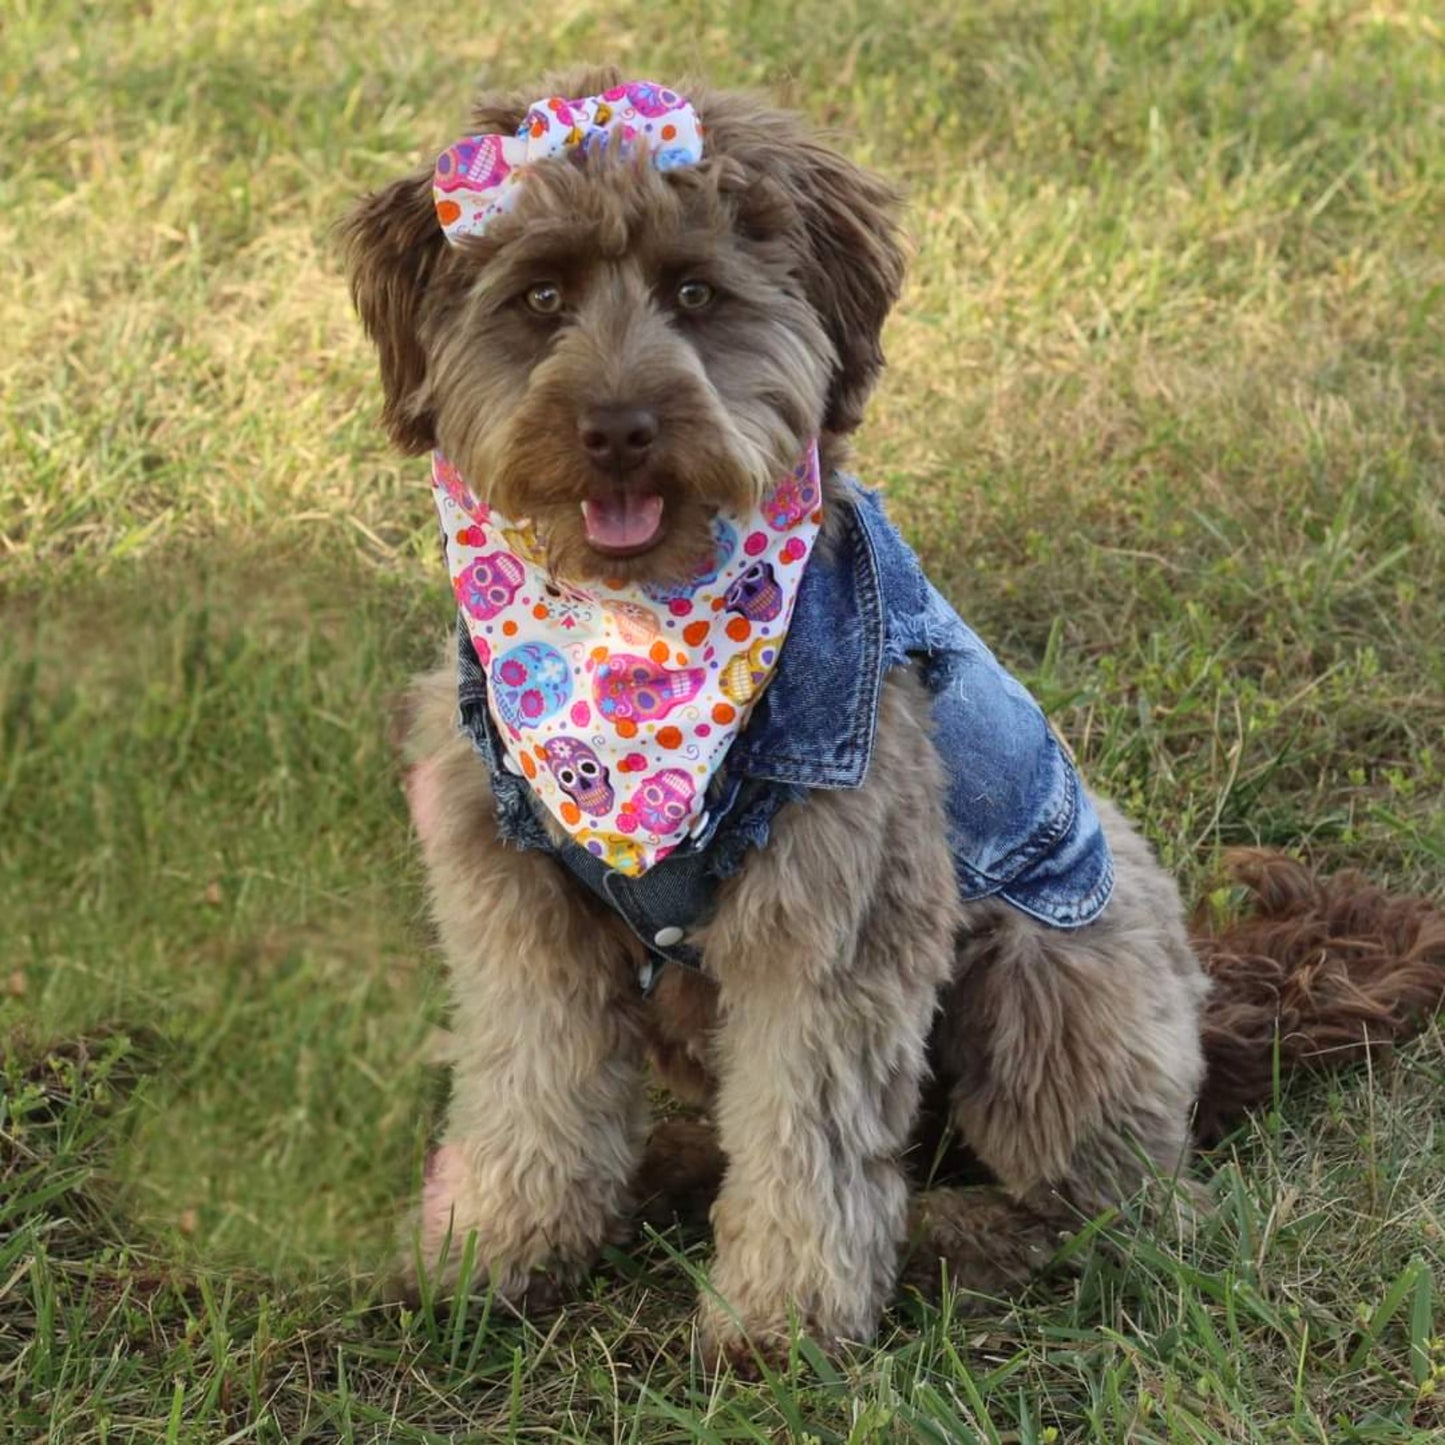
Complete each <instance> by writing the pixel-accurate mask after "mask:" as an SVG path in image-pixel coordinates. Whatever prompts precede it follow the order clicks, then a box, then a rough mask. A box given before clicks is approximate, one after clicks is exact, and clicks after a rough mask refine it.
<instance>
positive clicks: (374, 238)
mask: <svg viewBox="0 0 1445 1445" xmlns="http://www.w3.org/2000/svg"><path fill="white" fill-rule="evenodd" d="M617 79H618V77H617V76H616V74H615V73H613V72H590V73H587V74H584V75H580V76H578V75H574V76H569V77H566V78H563V79H561V80H554V81H552V82H551V84H550V86H549V85H548V84H547V83H545V82H544V83H543V86H542V87H541V88H540V89H537V90H534V91H532V92H530V93H529V94H528V95H526V96H516V97H495V98H489V99H485V100H483V102H482V103H481V104H480V105H479V106H478V107H477V109H476V111H475V113H474V117H473V129H474V130H477V131H481V132H489V133H497V134H506V135H510V134H512V133H513V132H515V130H516V129H517V127H518V125H519V124H520V123H521V121H522V119H523V117H524V115H525V114H526V111H527V108H528V102H529V101H531V100H532V99H535V97H536V96H537V95H539V94H546V93H556V94H564V95H587V94H594V93H597V92H599V91H601V90H603V89H606V88H608V87H610V86H611V85H614V84H616V83H617ZM692 99H693V101H694V104H695V105H696V108H697V111H698V114H699V117H700V119H701V121H702V124H703V126H704V127H705V135H706V139H705V145H704V158H703V160H702V162H701V163H700V164H698V165H696V166H690V167H684V168H680V169H676V170H670V171H666V172H661V171H658V170H657V169H656V168H655V167H654V166H653V165H652V164H651V162H650V159H649V157H648V156H646V155H645V154H634V155H632V156H630V157H629V156H622V155H619V154H618V153H617V152H616V150H615V149H612V148H604V149H600V150H594V151H591V152H589V153H587V154H583V155H575V156H572V157H569V158H567V159H557V160H551V161H545V162H542V163H540V164H538V165H536V166H534V167H533V168H532V170H531V172H530V173H529V174H528V176H527V178H526V180H525V181H524V182H523V184H522V185H521V186H520V187H519V197H518V200H517V203H516V205H515V208H514V209H513V210H512V211H511V212H510V213H509V214H507V215H505V216H502V217H499V218H498V219H496V220H494V221H493V223H492V224H491V225H490V226H489V227H488V229H487V231H486V234H485V235H482V236H478V237H474V238H470V239H467V240H464V241H462V242H461V243H460V244H459V245H456V246H450V245H449V244H448V243H447V240H446V238H445V236H444V235H443V233H442V231H441V228H440V225H439V223H438V221H437V219H436V214H435V210H434V206H433V198H432V187H431V172H430V170H428V171H425V172H422V173H419V174H416V175H413V176H410V177H408V178H406V179H404V180H402V181H398V182H396V183H395V184H393V185H392V186H390V187H388V188H387V189H385V190H383V191H381V192H380V193H378V194H377V195H375V196H373V197H370V198H369V199H368V200H366V201H365V202H363V203H362V204H361V206H359V207H358V209H357V210H356V211H355V213H354V214H353V215H352V216H351V217H350V219H349V221H348V222H347V231H346V234H347V243H348V258H349V262H350V272H351V284H352V291H353V295H354V296H355V298H356V302H357V307H358V309H359V311H360V312H361V316H362V319H363V321H364V322H365V324H366V327H367V330H368V332H369V333H370V335H371V336H372V338H373V339H374V340H375V342H376V344H377V347H378V350H379V352H380V356H381V371H382V381H383V386H384V389H385V393H386V406H385V413H384V414H385V419H386V421H387V424H388V427H389V429H390V431H391V435H392V438H393V440H394V441H395V442H396V443H397V445H398V446H400V447H401V448H402V449H403V450H405V451H408V452H420V451H425V450H428V449H430V448H432V447H439V448H440V449H441V450H442V451H443V452H444V453H445V454H446V455H447V456H448V457H449V458H450V459H451V460H452V461H453V462H454V463H455V464H456V465H457V466H458V467H459V468H460V470H461V472H462V473H463V475H464V476H465V477H466V478H467V480H468V482H469V483H470V484H471V485H472V487H473V488H474V489H476V490H477V491H478V493H479V494H480V495H481V496H482V498H483V499H484V500H485V501H487V502H488V503H489V504H490V505H492V506H494V507H495V508H496V509H497V510H498V511H500V512H502V513H503V514H505V515H508V516H513V517H528V518H530V519H531V521H532V523H533V526H534V529H535V531H536V534H537V537H538V540H539V543H540V545H541V547H542V549H543V551H544V552H545V554H546V559H547V562H548V565H549V566H550V567H551V569H552V570H553V572H554V573H555V574H556V575H558V576H559V577H573V578H578V579H582V578H596V577H619V578H624V579H627V580H646V581H654V580H655V581H668V582H676V581H682V580H684V579H686V578H687V577H688V576H690V575H691V574H692V573H693V572H694V571H695V570H696V567H697V564H698V561H699V559H701V558H705V557H707V556H708V555H710V552H711V547H712V543H711V525H712V518H713V516H714V514H715V513H716V511H717V510H718V509H719V508H728V509H733V510H741V509H745V508H747V507H749V506H751V505H752V504H753V503H755V502H756V501H757V499H758V497H759V496H760V495H761V493H762V491H763V490H764V489H765V488H766V487H767V486H768V485H769V484H770V483H771V482H772V481H774V480H776V479H777V478H778V477H779V476H781V475H782V474H783V473H784V472H786V471H787V470H788V469H789V468H790V467H791V466H792V465H793V463H794V462H795V461H796V460H797V459H798V457H799V455H800V454H801V453H802V451H803V449H804V447H805V446H806V445H807V443H808V442H809V440H810V439H812V438H813V437H817V436H820V435H823V436H825V437H827V436H830V435H831V436H838V435H842V434H845V433H847V432H849V431H851V430H853V428H855V427H856V426H857V425H858V423H859V421H860V419H861V413H862V408H863V404H864V402H865V400H866V398H867V396H868V393H869V392H870V391H871V389H872V386H873V383H874V381H875V379H876V377H877V374H878V371H879V369H880V367H881V365H882V359H883V358H882V351H881V348H880V345H879V333H880V331H881V328H882V325H883V321H884V318H885V317H886V315H887V313H888V310H889V308H890V306H891V305H892V303H893V301H894V300H895V298H896V296H897V293H898V289H899V286H900V284H901V280H902V272H903V258H902V253H901V248H900V244H899V238H898V235H897V231H896V228H895V224H894V219H893V217H894V211H895V209H896V203H895V196H894V193H893V191H892V189H891V188H890V187H888V186H887V185H885V184H884V183H883V182H881V181H880V180H878V179H877V178H876V177H874V176H871V175H869V174H868V173H866V172H864V171H862V170H860V169H859V168H857V167H856V166H854V165H852V164H851V163H850V162H848V161H846V160H845V159H843V158H842V157H841V156H839V155H837V154H836V153H834V152H832V151H829V150H827V149H826V148H824V147H822V146H820V145H818V144H817V143H815V142H814V141H812V140H810V139H809V137H808V136H807V134H806V132H805V131H804V130H803V128H802V127H801V125H800V124H799V122H798V121H797V120H796V119H795V118H794V117H792V116H789V115H787V114H785V113H782V112H778V111H772V110H768V109H766V108H764V107H761V106H759V105H758V104H757V103H756V102H754V101H752V100H749V99H747V98H745V97H740V96H735V95H727V94H708V93H705V92H704V93H698V92H696V91H694V92H693V93H692Z"/></svg>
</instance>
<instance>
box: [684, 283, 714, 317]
mask: <svg viewBox="0 0 1445 1445" xmlns="http://www.w3.org/2000/svg"><path fill="white" fill-rule="evenodd" d="M715 294H716V293H715V292H714V291H713V289H712V287H711V286H709V285H708V284H707V282H706V281H684V282H683V283H682V285H681V286H679V287H678V288H677V306H678V310H679V311H702V310H703V309H704V308H705V307H708V306H711V305H712V300H713V297H714V295H715Z"/></svg>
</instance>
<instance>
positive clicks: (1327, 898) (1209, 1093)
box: [1192, 848, 1445, 1143]
mask: <svg viewBox="0 0 1445 1445" xmlns="http://www.w3.org/2000/svg"><path fill="white" fill-rule="evenodd" d="M1225 868H1226V871H1227V874H1228V876H1229V879H1230V881H1231V882H1233V883H1234V884H1236V885H1240V886H1242V887H1243V888H1244V890H1245V892H1246V900H1245V905H1244V907H1243V909H1242V910H1241V911H1239V912H1238V913H1237V914H1234V915H1233V916H1231V918H1230V919H1229V920H1228V921H1226V922H1223V923H1218V922H1216V921H1214V919H1213V917H1212V910H1211V908H1210V906H1209V903H1208V900H1206V902H1205V903H1203V904H1201V906H1200V910H1199V912H1198V914H1197V915H1196V918H1195V920H1194V925H1193V930H1192V931H1193V935H1194V943H1195V947H1196V948H1197V949H1198V950H1199V954H1200V957H1201V958H1202V959H1203V961H1204V966H1205V969H1206V970H1207V972H1208V973H1209V975H1210V977H1211V978H1212V979H1213V981H1214V989H1213V993H1212V995H1211V997H1210V999H1209V1002H1208V1003H1207V1004H1206V1005H1205V1014H1204V1055H1205V1063H1206V1068H1207V1073H1206V1076H1205V1082H1204V1089H1203V1092H1202V1093H1201V1095H1200V1100H1199V1116H1198V1133H1199V1138H1200V1141H1201V1142H1203V1143H1209V1142H1212V1141H1214V1140H1216V1139H1218V1138H1219V1137H1220V1136H1221V1135H1222V1134H1223V1133H1224V1132H1225V1131H1226V1130H1228V1128H1229V1127H1230V1126H1231V1125H1233V1124H1234V1123H1236V1122H1237V1121H1238V1120H1239V1118H1240V1116H1241V1115H1242V1114H1243V1112H1244V1111H1245V1110H1246V1109H1247V1108H1249V1107H1250V1106H1252V1105H1256V1104H1262V1103H1266V1102H1268V1101H1269V1099H1270V1098H1271V1097H1272V1096H1273V1093H1274V1088H1275V1077H1276V1071H1277V1070H1278V1072H1279V1073H1280V1074H1284V1073H1287V1072H1288V1071H1290V1070H1292V1069H1298V1068H1304V1069H1314V1070H1327V1069H1334V1068H1338V1067H1341V1066H1342V1065H1344V1064H1348V1063H1351V1062H1354V1061H1356V1060H1359V1059H1362V1058H1363V1057H1365V1056H1366V1055H1367V1054H1369V1053H1372V1052H1373V1053H1376V1054H1378V1052H1379V1051H1381V1050H1386V1049H1388V1048H1389V1047H1390V1046H1391V1045H1392V1044H1394V1043H1397V1042H1399V1041H1401V1040H1403V1039H1407V1038H1409V1037H1411V1036H1412V1035H1413V1034H1416V1033H1418V1032H1419V1031H1420V1030H1421V1029H1422V1028H1425V1027H1426V1026H1428V1024H1429V1022H1430V1019H1431V1017H1432V1016H1433V1015H1434V1013H1435V1012H1436V1011H1437V1010H1438V1009H1439V1008H1440V1007H1441V1006H1442V1005H1445V909H1442V908H1440V907H1439V906H1437V905H1436V904H1434V903H1432V902H1431V901H1430V900H1429V899H1427V898H1420V897H1411V896H1406V895H1401V894H1392V893H1388V892H1386V891H1385V890H1384V889H1383V888H1379V887H1376V886H1375V885H1374V884H1372V883H1370V882H1368V881H1367V880H1366V879H1365V878H1364V877H1363V876H1362V875H1361V874H1359V873H1357V872H1354V871H1352V870H1351V871H1347V872H1341V873H1335V874H1333V875H1331V876H1329V877H1325V878H1322V877H1319V876H1318V875H1316V874H1315V873H1312V872H1311V871H1310V870H1309V869H1308V868H1306V867H1304V866H1303V865H1301V864H1299V863H1296V862H1295V861H1293V860H1292V859H1290V858H1286V857H1285V856H1284V855H1283V854H1280V853H1275V852H1272V851H1269V850H1267V849H1262V848H1248V849H1240V850H1238V851H1236V852H1233V853H1231V854H1229V855H1227V856H1226V859H1225Z"/></svg>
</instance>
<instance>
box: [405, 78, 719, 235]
mask: <svg viewBox="0 0 1445 1445" xmlns="http://www.w3.org/2000/svg"><path fill="white" fill-rule="evenodd" d="M639 140H640V141H641V142H642V144H644V145H645V146H646V147H647V149H648V150H649V151H650V152H651V155H652V163H653V165H654V166H656V167H657V169H658V170H660V171H668V170H672V169H673V168H674V167H677V166H691V165H696V164H697V162H698V161H700V160H701V159H702V125H701V124H700V123H699V121H698V118H697V112H696V111H694V110H693V108H692V106H691V104H690V103H689V102H688V101H687V100H685V99H684V98H683V97H682V96H680V95H678V93H677V92H676V91H675V90H667V89H666V88H665V87H663V86H660V85H653V84H652V83H651V81H646V80H635V81H632V82H631V83H630V84H628V85H619V86H615V87H614V88H613V89H611V90H604V91H603V92H602V94H601V95H590V96H587V97H585V98H584V99H582V100H564V99H563V98H562V97H561V96H560V95H553V96H549V97H547V98H546V99H544V100H539V101H535V102H534V103H533V105H532V107H531V109H530V110H528V112H527V118H526V119H525V120H524V121H523V122H522V124H521V126H520V127H519V128H518V130H517V133H516V135H514V136H510V135H473V136H468V137H467V138H466V139H465V140H460V141H458V142H457V143H456V145H454V146H452V147H450V148H449V149H448V150H445V151H443V152H442V153H441V155H440V156H438V157H437V163H436V174H435V175H434V176H433V178H432V194H433V195H434V196H435V198H436V209H437V220H438V221H440V222H441V227H442V230H443V231H445V232H446V234H447V239H448V240H449V241H451V242H452V243H453V244H454V245H455V244H456V242H458V241H460V240H462V239H463V238H464V237H466V236H479V235H481V234H482V232H483V231H485V230H486V228H487V225H488V223H489V222H490V221H492V220H493V219H494V218H495V217H497V216H499V215H502V214H503V213H505V212H506V211H510V210H511V209H512V207H513V205H515V204H516V200H517V185H518V183H519V182H520V181H522V180H523V179H524V178H525V177H526V175H527V171H528V169H529V167H531V166H533V165H535V164H536V163H537V162H538V161H542V160H550V159H552V158H553V157H556V156H559V155H563V154H565V153H566V152H567V151H569V150H571V149H573V148H574V147H577V146H580V147H581V148H582V149H583V150H584V151H588V150H593V149H603V148H605V147H606V146H607V145H609V144H611V143H613V142H615V143H617V144H619V145H621V146H622V147H623V148H624V149H625V148H627V147H630V146H632V145H635V144H637V142H638V141H639Z"/></svg>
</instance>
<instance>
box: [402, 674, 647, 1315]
mask: <svg viewBox="0 0 1445 1445" xmlns="http://www.w3.org/2000/svg"><path fill="white" fill-rule="evenodd" d="M454 709H455V692H454V683H453V682H452V680H451V677H450V675H449V674H443V675H441V676H440V678H439V679H429V680H426V681H424V682H423V683H421V684H420V685H419V687H418V690H417V693H416V700H415V711H414V715H413V720H412V727H411V750H412V752H413V754H414V755H415V756H419V758H420V765H419V768H418V770H417V771H415V772H414V773H413V774H412V779H411V788H410V793H411V802H412V807H413V812H414V814H415V815H416V816H417V819H418V824H419V831H421V833H422V838H423V851H424V854H425V857H426V863H427V873H428V881H429V883H430V886H431V894H432V904H433V912H434V914H435V917H436V922H437V926H438V929H439V931H440V934H441V941H442V945H443V948H444V950H445V953H446V957H447V963H448V965H449V971H450V979H451V990H452V999H453V1016H452V1035H453V1049H452V1052H453V1073H452V1093H451V1102H450V1106H449V1110H448V1114H447V1123H446V1130H445V1133H444V1136H443V1141H442V1144H441V1147H440V1148H439V1149H438V1150H437V1152H436V1153H435V1154H434V1155H433V1157H432V1159H431V1161H430V1164H429V1167H428V1171H427V1180H426V1183H425V1186H424V1188H423V1192H422V1202H421V1207H420V1210H419V1213H418V1217H417V1218H416V1219H415V1220H414V1221H413V1226H414V1231H415V1233H414V1235H413V1237H410V1238H408V1239H407V1240H406V1241H405V1254H406V1257H405V1259H404V1261H403V1265H402V1268H403V1274H404V1275H408V1274H410V1273H411V1271H412V1269H414V1267H415V1265H416V1264H419V1265H420V1267H421V1268H422V1269H424V1270H425V1271H427V1272H428V1274H431V1275H433V1276H434V1277H435V1278H436V1279H437V1280H438V1281H439V1283H440V1284H441V1285H442V1286H443V1287H450V1286H454V1285H455V1283H456V1281H457V1276H458V1273H459V1270H460V1268H461V1261H462V1260H463V1258H464V1257H465V1253H466V1250H467V1238H468V1236H469V1235H474V1236H475V1244H474V1248H473V1256H472V1257H473V1259H474V1261H475V1267H474V1269H473V1272H472V1276H471V1282H472V1283H473V1284H474V1285H477V1286H482V1285H485V1284H487V1283H488V1282H490V1283H491V1284H493V1285H494V1286H495V1287H496V1289H497V1290H498V1292H499V1293H501V1294H503V1295H509V1296H517V1295H521V1294H523V1293H525V1292H527V1291H528V1290H529V1287H531V1286H533V1284H534V1272H543V1273H544V1274H545V1275H547V1276H557V1277H561V1278H568V1277H572V1276H575V1275H576V1274H577V1273H579V1272H580V1271H582V1270H583V1269H585V1268H586V1267H587V1265H588V1264H590V1263H591V1261H592V1259H593V1257H594V1255H595V1254H596V1252H597V1249H598V1247H599V1246H600V1245H601V1244H603V1243H604V1242H606V1241H608V1240H610V1239H613V1238H615V1237H619V1236H620V1234H621V1232H622V1231H623V1229H624V1216H625V1214H626V1211H627V1209H628V1205H629V1203H630V1185H631V1181H632V1177H633V1174H634V1171H635V1168H636V1163H637V1158H638V1155H639V1152H640V1148H641V1142H642V1137H643V1133H644V1129H645V1123H646V1100H645V1093H644V1090H643V1086H642V1074H641V1045H640V1041H639V1038H638V1032H637V1027H636V1019H635V1003H634V1002H633V995H634V994H635V982H634V979H635V975H634V974H633V972H632V970H631V968H630V966H629V965H628V963H627V961H626V944H625V943H624V942H623V941H622V939H621V938H620V936H619V934H618V932H617V931H616V930H615V929H614V927H613V926H612V924H611V922H610V920H609V919H607V918H606V917H605V916H604V915H601V914H600V912H599V911H598V910H595V909H594V908H593V907H592V906H591V905H590V904H589V902H588V900H587V899H586V898H585V897H584V896H583V895H582V894H581V893H580V892H579V890H578V889H577V888H576V887H575V886H572V885H571V884H570V883H569V881H568V880H567V879H566V877H565V875H564V874H563V873H562V872H561V870H560V869H558V868H557V867H556V866H555V865H554V864H553V863H551V862H550V861H549V860H547V859H545V858H542V857H539V856H538V855H537V854H535V853H528V852H522V851H518V850H517V849H515V848H509V847H506V846H504V845H503V844H502V842H501V840H500V838H499V837H498V835H497V826H496V820H495V812H494V807H493V802H492V797H491V793H490V789H489V787H488V783H487V775H486V771H485V769H484V768H483V767H482V766H481V765H480V764H479V762H478V760H477V759H476V757H475V755H474V754H473V753H472V750H471V745H470V744H469V743H468V742H467V741H466V740H465V739H464V738H461V737H459V736H458V735H457V734H456V731H455V727H454V724H453V718H454ZM416 1236H419V1238H417V1237H416Z"/></svg>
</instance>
